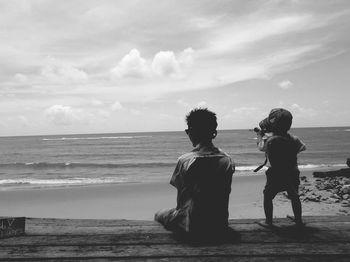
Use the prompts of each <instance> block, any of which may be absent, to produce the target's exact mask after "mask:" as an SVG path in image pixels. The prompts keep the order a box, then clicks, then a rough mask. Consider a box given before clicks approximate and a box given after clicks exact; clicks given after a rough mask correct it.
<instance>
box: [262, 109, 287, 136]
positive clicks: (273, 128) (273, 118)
mask: <svg viewBox="0 0 350 262" xmlns="http://www.w3.org/2000/svg"><path fill="white" fill-rule="evenodd" d="M292 120H293V116H292V114H291V112H289V111H288V110H286V109H284V108H274V109H272V110H271V112H270V114H269V116H268V117H267V118H265V119H264V120H262V121H261V122H260V124H259V125H260V127H261V129H263V130H265V131H267V132H273V133H280V134H283V133H287V132H288V130H289V129H290V127H291V126H292Z"/></svg>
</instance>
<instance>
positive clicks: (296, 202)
mask: <svg viewBox="0 0 350 262" xmlns="http://www.w3.org/2000/svg"><path fill="white" fill-rule="evenodd" d="M291 201H292V208H293V213H294V220H295V223H296V224H300V225H301V224H303V220H302V218H301V212H302V210H301V202H300V199H299V197H295V198H292V199H291Z"/></svg>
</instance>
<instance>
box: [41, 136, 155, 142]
mask: <svg viewBox="0 0 350 262" xmlns="http://www.w3.org/2000/svg"><path fill="white" fill-rule="evenodd" d="M149 137H152V136H100V137H60V138H43V139H42V140H43V141H65V140H102V139H134V138H149Z"/></svg>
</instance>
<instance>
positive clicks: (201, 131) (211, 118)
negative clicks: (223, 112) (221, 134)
mask: <svg viewBox="0 0 350 262" xmlns="http://www.w3.org/2000/svg"><path fill="white" fill-rule="evenodd" d="M186 123H187V125H188V127H189V128H190V129H193V130H195V132H196V133H197V134H198V135H199V136H201V137H202V138H212V136H213V133H214V132H215V131H216V128H217V126H218V123H217V121H216V114H215V113H214V112H212V111H210V110H208V109H207V108H194V109H192V110H191V111H190V112H189V113H188V114H187V115H186Z"/></svg>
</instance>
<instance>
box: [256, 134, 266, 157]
mask: <svg viewBox="0 0 350 262" xmlns="http://www.w3.org/2000/svg"><path fill="white" fill-rule="evenodd" d="M256 135H257V138H258V141H257V143H256V144H257V146H258V148H259V150H260V151H262V152H266V150H267V139H268V137H269V136H268V135H267V134H264V133H261V132H257V133H256Z"/></svg>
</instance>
